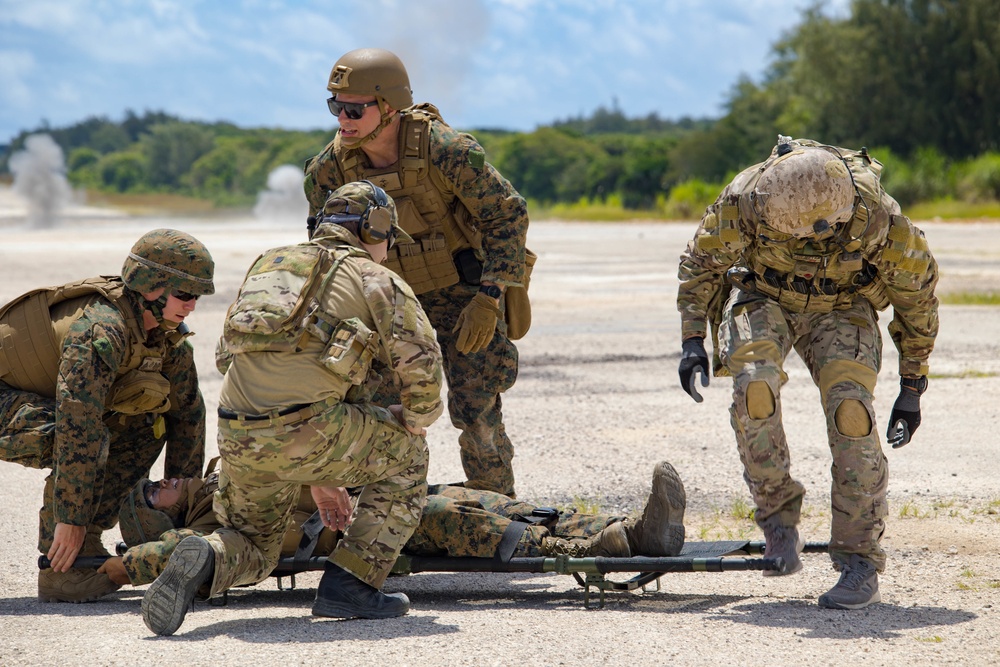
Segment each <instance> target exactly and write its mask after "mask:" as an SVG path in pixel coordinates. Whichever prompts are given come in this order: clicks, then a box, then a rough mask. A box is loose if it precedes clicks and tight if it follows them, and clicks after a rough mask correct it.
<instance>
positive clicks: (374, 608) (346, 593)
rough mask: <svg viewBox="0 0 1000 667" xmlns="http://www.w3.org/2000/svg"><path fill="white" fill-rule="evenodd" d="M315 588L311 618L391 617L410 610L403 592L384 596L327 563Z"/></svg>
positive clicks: (384, 594)
mask: <svg viewBox="0 0 1000 667" xmlns="http://www.w3.org/2000/svg"><path fill="white" fill-rule="evenodd" d="M323 569H324V570H325V572H324V573H323V578H322V579H320V580H319V588H318V589H316V602H314V603H313V608H312V613H313V615H314V616H325V617H328V618H394V617H396V616H402V615H404V614H405V613H406V612H408V611H409V610H410V599H409V598H408V597H406V595H405V594H403V593H389V594H387V593H383V592H382V591H380V590H378V589H377V588H374V587H372V586H369V585H368V584H366V583H365V582H363V581H361V580H360V579H358V578H357V577H355V576H354V575H353V574H351V573H350V572H348V571H347V570H345V569H343V568H342V567H340V566H339V565H334V564H333V563H331V562H330V561H327V562H326V565H325V566H324V568H323Z"/></svg>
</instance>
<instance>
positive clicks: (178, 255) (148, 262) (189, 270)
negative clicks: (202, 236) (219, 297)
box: [122, 229, 215, 296]
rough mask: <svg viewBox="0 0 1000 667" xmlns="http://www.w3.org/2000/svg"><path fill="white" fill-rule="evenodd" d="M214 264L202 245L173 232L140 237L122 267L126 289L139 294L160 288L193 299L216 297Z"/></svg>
mask: <svg viewBox="0 0 1000 667" xmlns="http://www.w3.org/2000/svg"><path fill="white" fill-rule="evenodd" d="M214 272H215V262H214V261H213V260H212V255H211V254H209V252H208V248H206V247H205V246H204V245H202V243H201V241H199V240H198V239H196V238H194V237H193V236H191V235H189V234H185V233H184V232H179V231H177V230H175V229H154V230H153V231H151V232H148V233H146V234H144V235H143V236H142V238H140V239H139V240H138V241H136V242H135V245H134V246H132V251H131V252H130V253H129V254H128V257H126V258H125V263H124V264H123V265H122V280H124V281H125V285H126V287H128V288H129V289H131V290H134V291H136V292H139V293H141V294H145V293H147V292H153V291H155V290H157V289H159V288H161V287H165V288H167V291H168V293H169V292H170V291H175V292H187V293H188V294H194V295H195V296H202V295H205V294H214V293H215V284H214V283H213V282H212V276H213V274H214Z"/></svg>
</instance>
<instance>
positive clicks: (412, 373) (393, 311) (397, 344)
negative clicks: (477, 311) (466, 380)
mask: <svg viewBox="0 0 1000 667" xmlns="http://www.w3.org/2000/svg"><path fill="white" fill-rule="evenodd" d="M361 276H362V282H363V285H364V293H365V300H366V301H367V302H368V305H369V307H370V308H371V312H372V315H373V316H374V318H375V328H376V330H377V331H378V334H379V338H380V339H381V341H382V347H383V350H384V353H385V354H386V355H387V358H388V359H389V365H390V366H391V367H392V370H393V373H394V375H395V376H396V378H397V380H398V382H399V388H400V399H401V403H402V404H403V416H404V418H405V420H406V423H407V424H408V425H410V426H412V427H414V428H426V427H428V426H430V425H431V424H432V423H434V420H436V419H437V418H438V417H439V416H440V415H441V412H442V410H443V405H442V403H441V385H442V383H443V373H442V366H441V348H440V347H439V346H438V342H437V339H436V337H435V334H434V328H433V327H432V326H431V324H430V320H428V318H427V314H426V313H424V309H423V308H422V307H421V306H420V302H419V301H417V297H415V296H414V295H413V290H412V289H410V286H409V285H407V284H406V282H405V281H404V280H403V279H402V278H400V277H399V276H397V275H396V274H395V273H393V272H392V271H389V270H388V269H386V268H385V267H382V266H379V265H378V264H375V263H374V262H371V261H366V262H365V263H364V265H363V266H362V274H361Z"/></svg>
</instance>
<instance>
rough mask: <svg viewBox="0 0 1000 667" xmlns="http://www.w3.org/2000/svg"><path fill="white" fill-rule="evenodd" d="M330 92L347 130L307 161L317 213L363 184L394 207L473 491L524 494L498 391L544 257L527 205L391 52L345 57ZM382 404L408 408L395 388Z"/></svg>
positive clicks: (397, 261) (512, 369)
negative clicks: (532, 239) (426, 98)
mask: <svg viewBox="0 0 1000 667" xmlns="http://www.w3.org/2000/svg"><path fill="white" fill-rule="evenodd" d="M327 89H328V90H329V91H330V93H331V95H333V97H331V98H330V99H329V100H328V101H327V102H328V106H329V108H330V112H331V113H332V114H333V115H335V116H336V117H337V119H338V121H339V123H340V129H339V130H338V132H337V135H336V137H335V138H334V140H333V141H332V142H330V144H329V145H328V146H327V147H326V148H325V149H324V150H323V152H322V153H320V154H319V155H317V156H316V157H314V158H312V159H311V160H309V162H307V163H306V167H305V192H306V198H307V199H308V200H309V209H310V213H311V214H313V215H316V214H317V212H318V211H320V210H322V208H323V205H324V202H325V201H326V198H327V196H328V195H329V193H330V192H331V191H333V190H336V189H337V188H338V187H340V186H341V185H343V184H344V183H348V182H350V181H356V180H360V179H368V180H370V181H373V182H374V183H375V184H376V185H378V186H380V187H382V188H384V189H385V190H386V192H387V193H388V194H389V195H390V196H391V197H392V198H393V199H394V200H395V202H396V206H397V208H398V209H399V222H400V225H401V226H402V228H403V229H404V230H406V231H407V232H408V233H409V234H410V236H412V237H413V239H414V240H415V243H413V244H410V245H406V246H400V247H399V248H393V249H392V250H390V251H389V257H388V260H387V262H386V266H388V267H389V268H390V269H392V270H393V271H395V272H396V273H398V274H399V275H400V276H402V277H403V279H404V280H406V282H407V283H409V285H410V287H412V288H413V292H414V294H416V295H417V297H418V298H419V299H420V303H421V305H422V306H423V307H424V310H426V311H427V315H428V317H430V321H431V325H432V326H433V327H434V329H436V330H437V336H438V342H439V343H440V344H441V350H442V352H443V353H444V370H445V374H446V376H447V379H448V412H449V414H450V416H451V422H452V424H453V425H454V426H455V428H457V429H459V430H460V431H461V433H460V434H459V437H458V444H459V447H460V450H461V458H462V467H463V469H464V471H465V476H466V482H465V485H466V486H467V487H468V488H470V489H487V490H490V491H496V492H497V493H503V494H505V495H508V496H511V497H514V470H513V467H512V465H511V459H512V458H513V456H514V447H513V445H512V444H511V441H510V438H509V437H507V433H506V430H505V428H504V423H503V415H502V413H501V398H500V395H501V394H502V393H503V392H505V391H507V390H508V389H510V388H511V387H512V386H513V385H514V381H515V379H516V378H517V348H516V347H515V346H514V343H513V342H512V341H513V340H517V339H518V338H520V337H521V336H523V335H524V334H525V332H526V331H527V327H528V326H529V324H530V315H531V311H530V304H529V303H528V298H527V291H526V290H527V286H528V277H529V269H530V264H532V263H533V261H532V259H533V257H534V256H533V255H532V254H531V253H530V252H527V251H526V249H525V245H524V244H525V237H526V236H527V233H528V211H527V206H526V204H525V201H524V199H523V198H522V197H521V196H520V195H519V194H518V193H517V191H515V190H514V188H513V186H511V184H510V183H509V182H508V181H507V180H506V179H505V178H504V177H503V176H501V175H500V173H499V172H497V170H496V169H494V168H493V166H492V165H490V163H488V162H487V161H486V156H485V153H484V152H483V149H482V147H481V146H480V145H479V144H478V143H477V142H476V140H475V139H474V138H473V137H472V136H470V135H468V134H465V133H460V132H457V131H455V130H454V129H452V128H451V127H450V126H448V124H446V123H445V122H444V121H443V120H442V118H441V116H440V114H439V113H438V110H437V108H436V107H434V106H433V105H431V104H426V103H423V104H416V105H414V104H413V94H412V92H411V89H410V80H409V76H408V74H407V72H406V68H405V67H404V66H403V63H402V62H401V61H400V60H399V58H397V57H396V56H395V55H394V54H393V53H390V52H389V51H385V50H383V49H357V50H354V51H351V52H349V53H346V54H344V55H343V56H341V57H340V59H339V60H337V62H336V64H335V65H334V67H333V70H332V71H331V72H330V80H329V84H328V85H327ZM377 400H378V401H379V402H380V403H382V404H388V403H390V402H398V399H396V398H393V396H392V394H391V393H388V392H387V393H386V394H384V395H382V396H380V397H379V398H378V399H377Z"/></svg>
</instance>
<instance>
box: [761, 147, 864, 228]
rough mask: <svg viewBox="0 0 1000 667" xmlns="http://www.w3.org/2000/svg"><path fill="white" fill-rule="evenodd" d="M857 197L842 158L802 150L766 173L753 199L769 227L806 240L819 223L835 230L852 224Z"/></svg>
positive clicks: (823, 150) (812, 149) (818, 150)
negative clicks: (836, 226)
mask: <svg viewBox="0 0 1000 667" xmlns="http://www.w3.org/2000/svg"><path fill="white" fill-rule="evenodd" d="M854 195H855V189H854V181H853V180H852V179H851V174H850V172H849V171H848V169H847V165H846V164H845V163H844V161H843V160H842V159H841V158H840V157H839V156H837V155H836V154H835V153H834V152H832V151H831V150H828V149H826V148H819V147H799V148H796V149H795V150H794V151H792V152H791V153H788V154H787V155H783V156H782V157H779V158H778V159H776V160H775V161H774V162H773V163H771V164H770V165H769V166H768V167H767V168H766V169H765V170H764V172H763V173H762V174H761V175H760V178H759V179H758V181H757V185H756V187H755V188H754V192H753V199H754V208H755V210H756V211H757V213H758V215H759V216H760V218H761V220H762V221H763V223H764V224H765V225H767V226H768V227H770V228H771V229H774V230H777V231H779V232H784V233H785V234H791V235H792V236H796V237H799V238H804V237H807V236H811V235H812V234H813V233H814V232H815V228H814V223H816V222H817V221H819V220H826V221H827V222H828V223H830V225H831V226H833V225H836V224H837V223H841V222H846V221H847V220H850V219H851V217H852V216H853V213H854Z"/></svg>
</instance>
